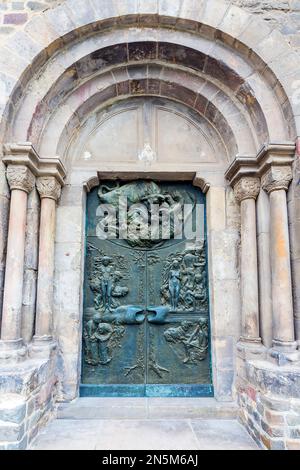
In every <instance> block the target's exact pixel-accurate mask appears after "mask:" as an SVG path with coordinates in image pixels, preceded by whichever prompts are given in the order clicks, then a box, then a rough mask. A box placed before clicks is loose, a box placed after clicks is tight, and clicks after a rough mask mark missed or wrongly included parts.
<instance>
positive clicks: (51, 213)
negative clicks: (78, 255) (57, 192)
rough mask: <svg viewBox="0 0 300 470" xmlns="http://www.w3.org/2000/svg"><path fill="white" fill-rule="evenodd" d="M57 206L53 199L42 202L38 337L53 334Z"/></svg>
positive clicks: (37, 317)
mask: <svg viewBox="0 0 300 470" xmlns="http://www.w3.org/2000/svg"><path fill="white" fill-rule="evenodd" d="M55 205H56V203H55V201H54V200H53V199H47V198H43V199H42V201H41V222H40V242H39V264H38V288H37V305H36V330H35V334H36V336H51V334H52V303H53V274H54V236H55V210H56V207H55Z"/></svg>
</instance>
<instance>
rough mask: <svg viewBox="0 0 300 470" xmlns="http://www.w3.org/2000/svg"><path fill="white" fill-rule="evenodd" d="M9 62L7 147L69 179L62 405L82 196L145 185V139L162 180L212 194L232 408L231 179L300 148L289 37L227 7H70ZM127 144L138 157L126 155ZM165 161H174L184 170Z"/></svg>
mask: <svg viewBox="0 0 300 470" xmlns="http://www.w3.org/2000/svg"><path fill="white" fill-rule="evenodd" d="M41 30H45V35H41V34H40V31H41ZM5 50H6V54H5V64H3V65H5V66H4V67H2V69H3V70H4V72H3V77H2V76H0V80H2V79H3V83H4V85H3V89H4V90H5V93H6V96H4V99H3V100H2V102H1V103H0V111H1V113H2V120H1V128H0V131H1V139H2V140H3V142H4V143H8V142H16V143H18V142H31V143H32V145H33V146H34V147H35V149H36V151H37V153H38V154H39V156H40V158H51V157H56V156H59V157H60V158H61V159H62V161H63V163H64V165H65V167H66V169H67V177H66V186H65V188H63V191H62V197H61V200H60V203H59V206H58V211H57V233H56V267H55V269H56V273H55V312H54V313H55V328H56V331H57V334H58V337H59V342H60V349H61V352H62V357H63V361H62V363H63V367H62V368H63V372H62V376H63V379H62V382H63V387H62V396H63V399H72V398H74V397H75V396H76V395H77V392H78V384H79V381H80V348H81V310H82V308H81V305H82V271H83V270H82V266H83V256H82V253H83V249H82V248H83V241H84V198H85V195H84V191H83V183H84V182H91V181H94V183H95V182H97V178H96V179H94V180H91V178H93V177H95V176H97V174H98V175H99V172H100V174H101V172H102V175H103V174H105V173H107V174H108V173H110V174H113V173H114V172H115V173H116V174H117V172H118V171H119V172H124V171H125V167H126V171H127V172H132V173H131V174H134V172H136V174H138V175H141V174H143V172H144V173H145V172H149V171H150V170H149V166H148V167H147V166H145V164H144V163H143V162H140V161H139V159H138V153H139V152H140V150H141V149H142V148H143V145H144V143H145V141H146V140H148V139H149V140H150V143H151V146H152V147H153V149H154V150H155V152H156V155H157V160H156V161H155V162H154V163H153V164H152V165H151V171H152V172H153V173H159V172H160V171H161V169H162V168H163V169H164V171H165V172H166V173H169V174H170V175H171V174H173V175H174V174H176V172H177V176H178V178H180V174H185V173H186V174H189V175H192V174H193V175H196V174H197V175H198V182H199V186H200V187H201V188H202V189H204V188H206V189H207V188H208V184H209V185H210V186H211V189H210V191H209V192H208V195H207V208H208V229H209V234H208V235H209V243H210V249H209V258H210V259H209V263H210V295H211V305H212V310H213V312H212V335H213V345H214V346H213V361H212V362H213V367H214V385H215V391H216V396H217V397H218V398H219V399H224V400H231V399H232V396H233V388H234V347H235V343H236V340H237V339H238V337H239V333H240V306H239V298H240V293H239V286H238V283H239V261H238V248H239V242H240V239H239V229H240V227H239V223H240V219H239V211H238V207H237V203H236V201H235V199H234V197H233V193H232V190H231V188H229V187H228V185H227V184H226V181H225V176H224V175H225V171H226V169H227V168H228V166H229V165H230V163H231V162H232V161H233V160H234V159H235V157H236V156H237V155H239V156H240V157H243V156H247V158H248V160H250V161H251V159H253V161H255V158H256V155H257V154H258V153H259V151H260V149H261V147H262V146H263V145H264V144H268V143H287V142H289V143H293V142H295V139H296V137H297V126H298V127H299V128H300V122H299V116H300V110H299V109H298V107H299V105H298V104H297V103H295V102H294V101H293V94H294V92H295V90H294V88H293V84H294V82H295V80H296V77H297V76H298V71H297V63H298V62H299V61H298V57H297V55H296V54H295V53H294V52H293V51H292V49H291V48H290V47H289V45H288V44H287V43H286V40H285V39H284V38H283V37H282V36H281V35H280V33H278V32H276V31H275V30H274V31H272V30H271V29H270V28H269V27H268V26H267V25H266V24H265V23H263V22H262V21H260V20H258V19H257V18H253V17H252V16H251V15H250V14H248V13H246V12H245V11H242V10H241V9H239V8H237V7H234V6H232V5H230V4H228V3H227V2H223V1H219V0H207V1H201V0H197V1H192V0H172V1H171V0H170V1H168V0H158V1H153V2H152V1H148V0H145V1H142V0H140V1H128V2H127V1H126V2H124V1H122V0H120V1H118V0H114V1H112V2H107V1H104V0H103V1H100V0H98V1H96V0H90V1H83V0H82V1H81V0H76V1H74V0H67V1H65V2H63V3H62V5H60V6H58V7H57V8H54V9H52V10H49V11H47V12H45V13H44V14H43V15H41V16H40V19H39V22H37V20H36V19H35V18H33V19H32V20H31V21H30V22H29V23H28V24H27V25H26V28H25V30H24V31H22V32H19V33H17V34H16V35H14V36H12V37H11V38H9V40H8V43H7V44H6V45H5ZM9 53H11V54H9ZM0 57H4V54H2V55H1V51H0ZM1 60H2V59H0V64H1ZM286 61H289V63H290V64H292V65H291V67H290V69H289V73H286V68H285V67H284V64H285V62H286ZM293 67H295V70H294V69H293ZM126 126H127V127H126ZM112 129H113V130H114V133H112ZM161 129H165V132H164V133H163V135H161V134H160V132H161ZM298 133H299V131H298ZM109 135H110V136H111V138H109V137H108V136H109ZM126 135H127V136H128V139H130V145H129V143H128V141H127V147H126V148H124V149H123V152H122V154H121V150H122V146H123V147H125V143H126V140H125V136H126ZM172 137H173V139H172ZM184 138H185V141H186V146H184V147H183V148H180V142H182V141H183V140H184ZM122 139H123V140H122ZM120 141H121V142H123V143H124V144H123V145H120ZM168 149H169V152H170V149H172V153H173V154H175V150H176V149H177V153H176V155H175V156H176V158H175V157H174V158H173V159H172V158H170V155H169V154H168V153H167V150H168ZM174 149H175V150H174ZM178 149H179V151H178ZM173 156H174V155H173ZM122 159H123V161H122ZM125 160H126V161H125ZM190 179H193V177H192V176H190ZM94 183H91V184H90V186H92V185H93V184H94ZM195 183H197V178H196V180H195ZM1 184H3V188H2V194H6V193H5V188H4V185H5V182H3V183H1ZM225 215H226V217H225ZM66 227H67V228H66ZM3 238H5V237H3ZM2 248H3V250H4V247H2ZM70 286H73V289H70ZM216 312H219V313H216ZM218 315H219V316H218ZM66 325H68V328H66ZM70 332H71V333H72V334H71V333H70ZM222 348H223V350H222ZM222 351H223V352H222Z"/></svg>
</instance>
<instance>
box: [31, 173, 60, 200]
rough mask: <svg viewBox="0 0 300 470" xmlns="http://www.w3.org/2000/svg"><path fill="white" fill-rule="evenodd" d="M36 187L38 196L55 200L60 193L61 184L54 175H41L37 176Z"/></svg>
mask: <svg viewBox="0 0 300 470" xmlns="http://www.w3.org/2000/svg"><path fill="white" fill-rule="evenodd" d="M36 187H37V190H38V192H39V195H40V198H41V199H43V198H48V199H54V200H55V201H57V200H58V199H59V198H60V194H61V184H60V183H59V182H58V181H57V179H56V178H55V176H41V177H39V178H37V181H36Z"/></svg>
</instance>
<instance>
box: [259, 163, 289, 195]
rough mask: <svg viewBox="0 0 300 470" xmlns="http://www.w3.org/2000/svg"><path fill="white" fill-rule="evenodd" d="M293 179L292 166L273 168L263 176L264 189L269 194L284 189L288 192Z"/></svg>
mask: <svg viewBox="0 0 300 470" xmlns="http://www.w3.org/2000/svg"><path fill="white" fill-rule="evenodd" d="M292 179H293V174H292V169H291V167H290V166H271V167H270V168H269V169H268V170H267V171H266V173H264V174H263V176H262V179H261V181H262V187H263V189H264V190H265V191H267V193H269V194H270V193H271V192H272V191H278V190H280V189H284V190H285V191H287V190H288V189H289V185H290V183H291V181H292Z"/></svg>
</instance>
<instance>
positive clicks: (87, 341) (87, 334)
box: [83, 313, 101, 366]
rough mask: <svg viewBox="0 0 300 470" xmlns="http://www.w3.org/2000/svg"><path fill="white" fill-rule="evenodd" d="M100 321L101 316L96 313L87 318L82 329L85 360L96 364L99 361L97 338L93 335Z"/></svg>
mask: <svg viewBox="0 0 300 470" xmlns="http://www.w3.org/2000/svg"><path fill="white" fill-rule="evenodd" d="M100 323H101V317H100V315H99V314H98V313H97V314H96V315H94V316H93V318H92V319H91V320H89V321H88V322H87V323H86V324H85V327H84V330H83V340H84V346H85V361H86V362H87V364H90V365H93V366H95V365H97V364H98V362H99V352H98V339H97V338H96V336H95V331H96V329H97V327H98V325H99V324H100Z"/></svg>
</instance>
